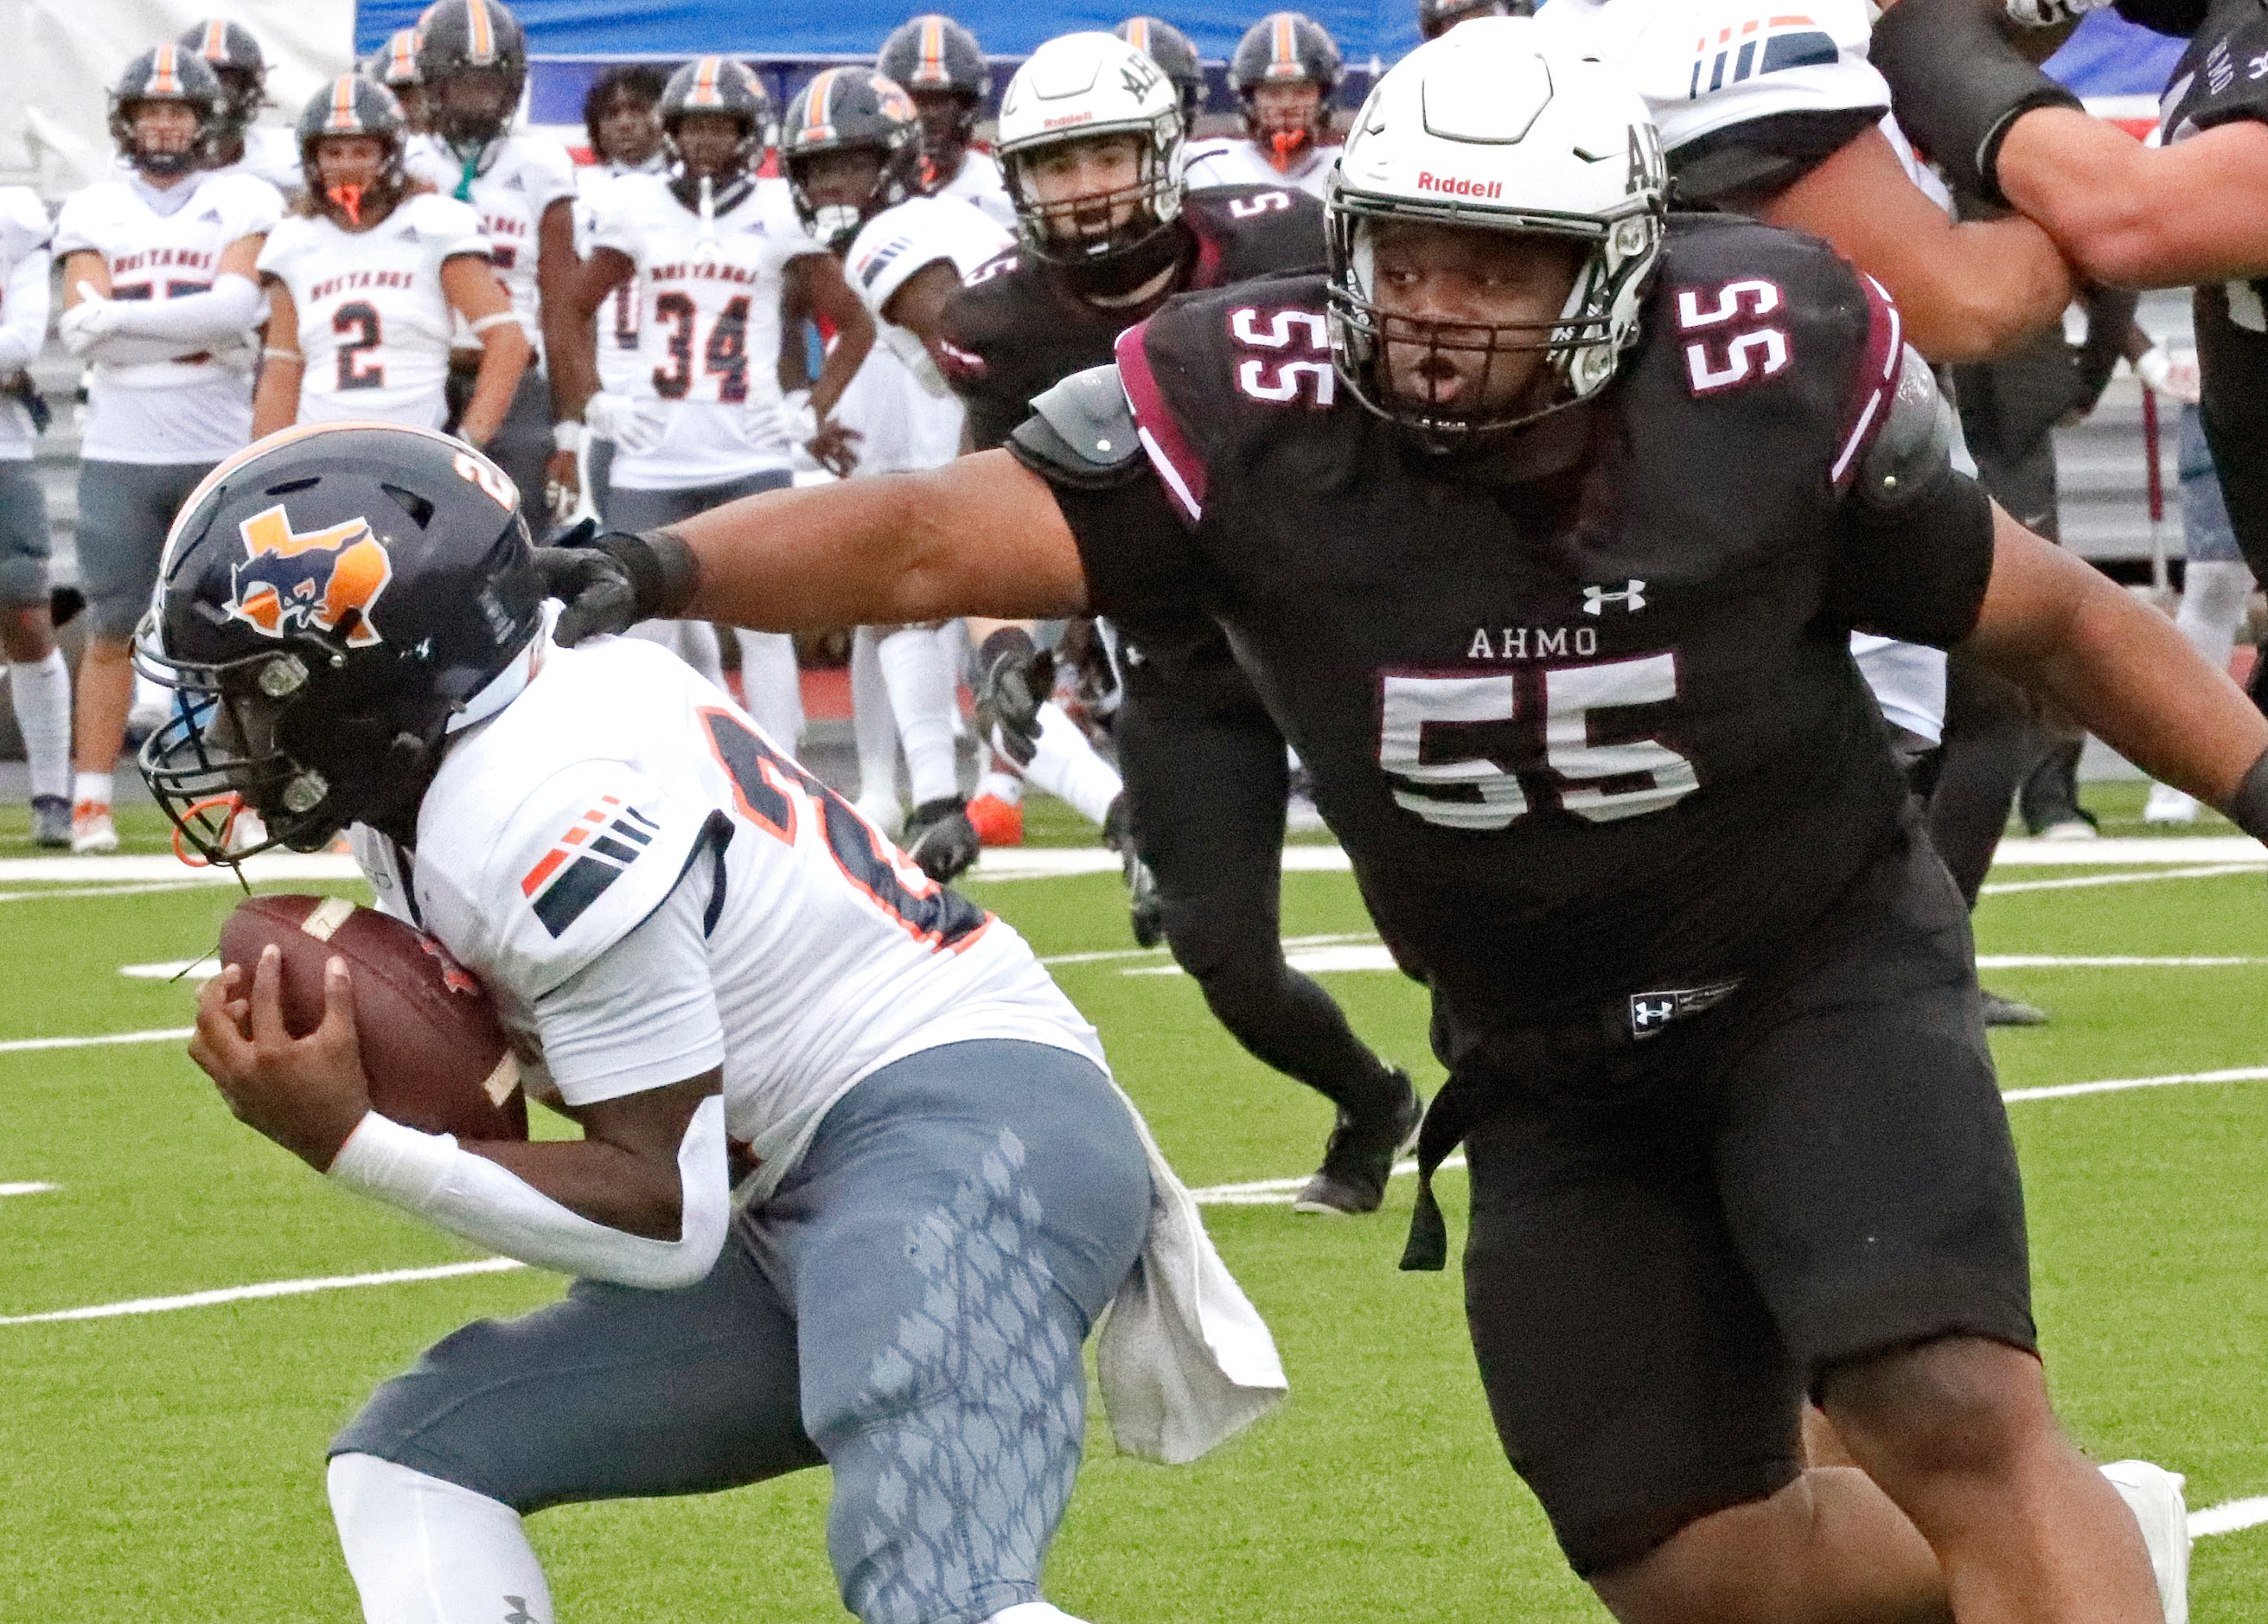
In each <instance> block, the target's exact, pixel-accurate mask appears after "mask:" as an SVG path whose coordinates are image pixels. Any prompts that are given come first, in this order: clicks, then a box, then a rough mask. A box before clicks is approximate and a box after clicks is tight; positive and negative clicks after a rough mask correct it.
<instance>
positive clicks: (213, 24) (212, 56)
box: [201, 17, 228, 62]
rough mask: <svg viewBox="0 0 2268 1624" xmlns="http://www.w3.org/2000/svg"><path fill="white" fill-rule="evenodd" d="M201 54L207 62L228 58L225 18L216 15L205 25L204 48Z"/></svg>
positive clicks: (224, 60) (222, 60)
mask: <svg viewBox="0 0 2268 1624" xmlns="http://www.w3.org/2000/svg"><path fill="white" fill-rule="evenodd" d="M201 54H202V55H203V57H204V59H205V60H206V61H207V62H226V61H227V60H228V24H227V22H226V21H225V19H223V18H217V17H216V18H213V19H212V21H210V22H209V23H207V24H206V25H205V48H204V50H203V52H202V53H201Z"/></svg>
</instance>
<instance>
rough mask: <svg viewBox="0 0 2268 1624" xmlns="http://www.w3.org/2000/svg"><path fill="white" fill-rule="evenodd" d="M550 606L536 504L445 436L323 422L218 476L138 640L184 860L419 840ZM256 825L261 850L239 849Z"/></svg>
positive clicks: (179, 541)
mask: <svg viewBox="0 0 2268 1624" xmlns="http://www.w3.org/2000/svg"><path fill="white" fill-rule="evenodd" d="M542 598H543V594H542V589H541V585H540V583H539V582H538V580H537V578H536V573H535V563H534V549H533V547H532V546H531V545H530V543H529V541H528V535H527V524H526V522H525V521H524V520H522V519H521V518H520V515H519V491H517V490H515V489H514V488H513V486H512V481H511V480H510V479H508V478H507V477H505V476H504V471H503V470H502V469H498V468H497V466H496V464H495V463H493V462H490V461H489V460H488V459H487V458H486V457H483V456H482V455H481V454H480V453H478V452H477V451H475V450H473V449H471V448H470V447H468V446H465V445H464V444H462V443H461V442H460V441H458V440H453V439H449V438H448V437H447V436H446V435H443V434H437V433H433V432H429V431H425V430H422V429H409V428H401V427H396V426H394V425H390V424H372V423H335V424H320V425H313V426H309V427H305V428H299V429H287V430H285V431H284V432H281V433H277V434H273V435H270V436H269V438H268V439H264V440H261V441H260V442H258V443H257V444H255V445H254V446H251V447H247V449H246V450H244V451H241V452H239V453H238V454H236V455H235V456H233V457H232V458H230V459H229V460H228V461H225V462H224V463H222V464H221V465H220V466H219V467H218V468H217V469H214V470H213V471H212V473H211V474H210V475H209V476H206V478H205V481H204V483H203V484H201V485H200V486H198V487H197V489H196V491H195V492H194V493H193V494H192V495H191V497H190V498H189V500H188V503H187V504H186V505H185V506H183V507H182V509H181V513H180V517H179V518H177V519H176V520H174V521H173V533H172V534H171V535H168V536H167V537H166V550H165V554H164V562H163V564H162V565H161V566H160V572H159V581H158V594H157V597H156V601H155V602H154V603H153V604H152V605H151V610H150V613H149V614H148V615H147V616H144V619H143V623H142V626H141V630H140V631H139V632H138V633H137V634H136V639H135V663H136V666H137V668H140V669H141V670H142V672H143V673H144V675H148V676H150V677H151V678H153V679H154V680H156V681H157V682H158V683H163V684H164V685H165V686H166V687H168V688H171V689H172V690H173V714H172V715H171V716H170V717H168V718H167V720H166V722H165V724H164V725H163V726H162V727H159V728H158V730H157V731H156V732H155V733H153V734H151V736H150V738H149V741H148V742H146V743H145V744H144V746H143V747H142V756H141V768H142V776H143V777H144V779H147V780H148V782H149V785H150V789H151V793H152V794H154V795H155V796H156V797H157V800H158V805H159V806H161V807H163V808H165V810H166V816H169V817H171V818H172V819H173V823H174V825H175V827H176V828H177V829H178V830H180V834H179V837H178V843H179V844H180V845H182V846H184V847H185V848H186V849H185V852H184V854H185V855H188V854H189V853H195V855H196V856H199V857H202V858H203V859H204V860H208V861H212V862H222V863H231V864H233V863H236V862H239V861H240V860H243V859H244V858H245V857H247V856H248V855H250V854H251V853H254V852H257V851H265V850H267V849H269V847H271V846H277V845H282V846H288V847H290V848H291V850H293V851H295V852H313V851H319V850H320V849H321V848H322V847H323V846H324V845H326V844H327V843H328V842H329V840H330V839H331V838H332V837H334V836H335V835H336V834H337V833H338V832H339V831H340V830H342V829H344V828H345V827H346V826H347V825H348V824H350V823H367V824H369V825H371V826H372V828H375V829H379V830H383V831H384V832H386V833H387V834H389V835H392V836H393V837H394V838H396V839H399V840H401V841H402V842H404V843H405V844H407V843H409V841H410V840H411V839H412V838H413V837H414V835H415V833H416V816H417V804H418V802H419V801H420V800H421V799H423V795H424V794H425V789H426V786H428V785H429V784H430V783H431V781H432V776H433V773H434V771H435V769H436V768H437V767H438V765H439V764H440V758H441V752H442V748H443V746H444V744H445V743H446V740H447V737H448V734H450V732H451V731H452V730H453V727H461V726H464V725H465V724H466V723H467V722H468V721H469V720H476V719H477V718H478V716H480V715H482V714H486V713H487V712H488V711H490V710H494V709H500V708H502V707H501V705H500V704H498V703H496V699H497V695H496V692H495V690H493V689H492V687H491V685H492V684H496V683H497V680H498V679H499V678H500V677H503V676H504V675H505V674H506V673H507V672H509V671H511V670H512V668H513V667H514V662H515V661H520V660H521V659H522V656H523V655H525V656H527V657H528V658H529V659H531V660H532V659H533V657H534V646H535V643H536V639H537V634H538V633H539V632H540V631H541V628H542V624H543V611H542ZM484 690H487V691H486V692H485V693H484ZM505 697H506V698H509V696H508V695H507V696H505ZM476 698H482V699H483V700H484V701H485V704H484V707H483V708H481V709H476V710H473V711H469V712H468V706H469V705H473V703H474V701H475V699H476ZM247 810H249V811H254V812H257V813H258V814H259V815H260V817H261V821H262V822H263V823H265V824H266V826H267V832H266V838H265V839H264V840H261V841H258V842H256V843H249V844H245V843H239V842H237V841H236V840H235V839H234V838H232V837H233V835H234V834H235V833H236V832H237V831H236V830H235V829H234V827H233V826H234V825H235V824H236V823H237V821H238V817H239V814H240V813H242V812H244V811H247Z"/></svg>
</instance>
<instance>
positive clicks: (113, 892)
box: [0, 880, 203, 902]
mask: <svg viewBox="0 0 2268 1624" xmlns="http://www.w3.org/2000/svg"><path fill="white" fill-rule="evenodd" d="M202 883H203V882H202V881H197V880H153V881H151V882H150V883H149V884H147V885H59V886H56V887H55V889H54V890H47V891H0V902H46V901H48V899H49V898H51V897H146V896H148V895H149V894H150V893H151V892H152V891H190V890H196V889H197V887H198V886H199V885H200V884H202Z"/></svg>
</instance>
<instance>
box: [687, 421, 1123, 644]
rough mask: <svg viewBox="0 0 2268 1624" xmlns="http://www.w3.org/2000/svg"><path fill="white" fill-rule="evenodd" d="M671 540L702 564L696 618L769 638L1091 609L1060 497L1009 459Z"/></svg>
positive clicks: (885, 482) (758, 499)
mask: <svg viewBox="0 0 2268 1624" xmlns="http://www.w3.org/2000/svg"><path fill="white" fill-rule="evenodd" d="M666 535H675V536H677V537H678V538H680V539H681V541H682V542H683V543H684V544H685V546H686V547H687V549H689V553H690V560H689V563H690V570H691V575H692V579H691V580H690V582H689V586H690V587H691V592H690V596H689V599H688V600H687V601H686V602H685V603H684V606H683V609H682V611H681V612H682V614H683V615H685V616H690V617H692V618H696V619H702V620H721V621H725V622H726V623H728V624H733V625H739V626H751V627H755V628H756V629H758V630H760V631H810V630H816V629H819V628H822V627H828V626H851V625H893V624H911V623H915V622H921V621H937V620H948V619H951V618H953V617H954V616H959V615H990V616H998V617H1001V618H1017V617H1021V616H1062V615H1077V614H1081V613H1083V612H1085V610H1086V575H1085V573H1084V572H1083V570H1082V569H1081V566H1080V563H1079V547H1078V543H1076V542H1074V541H1073V540H1072V537H1071V527H1070V525H1069V524H1067V523H1066V522H1065V521H1064V514H1063V510H1062V508H1061V507H1060V506H1058V505H1057V500H1056V497H1055V493H1054V491H1052V490H1050V489H1049V485H1048V484H1047V482H1046V481H1045V480H1042V478H1041V477H1040V476H1038V475H1036V474H1035V473H1033V472H1031V471H1030V470H1029V469H1027V468H1025V467H1024V466H1023V465H1022V464H1021V463H1020V462H1018V461H1016V460H1015V459H1014V458H1013V457H1012V456H1010V455H1009V454H1007V453H1006V452H1005V451H987V452H983V453H980V454H977V455H976V456H971V457H962V458H961V459H960V460H959V461H954V462H948V463H946V465H945V466H944V467H943V468H940V469H932V470H931V471H930V472H927V473H922V474H899V475H893V476H888V477H887V478H880V479H859V480H851V481H847V482H845V483H843V484H833V485H821V486H815V487H813V488H810V489H807V490H801V491H770V492H767V493H766V494H764V495H762V496H753V497H747V498H743V499H741V500H740V501H738V502H730V503H727V504H726V505H725V506H723V507H718V508H714V509H711V511H710V512H708V513H701V514H698V515H696V516H695V517H694V518H691V519H689V520H686V521H685V522H684V523H682V524H680V525H675V526H673V527H672V528H671V529H670V530H669V531H668V532H666Z"/></svg>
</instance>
